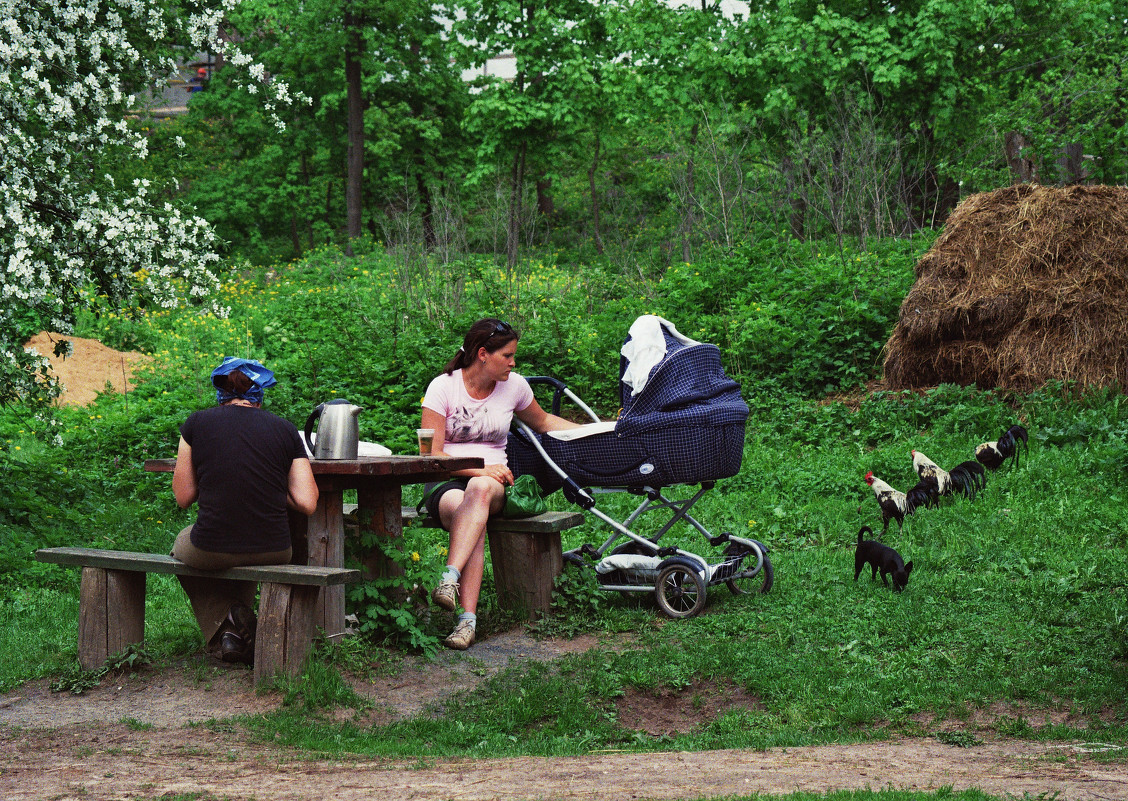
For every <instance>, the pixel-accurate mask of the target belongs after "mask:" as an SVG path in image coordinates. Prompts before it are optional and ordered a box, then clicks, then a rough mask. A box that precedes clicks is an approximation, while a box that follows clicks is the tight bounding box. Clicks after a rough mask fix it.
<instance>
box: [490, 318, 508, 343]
mask: <svg viewBox="0 0 1128 801" xmlns="http://www.w3.org/2000/svg"><path fill="white" fill-rule="evenodd" d="M512 333H513V326H511V325H510V324H509V323H502V322H499V323H497V324H496V325H495V326H494V329H493V331H490V336H488V337H486V340H487V341H489V339H490V337H492V336H493V335H494V334H512Z"/></svg>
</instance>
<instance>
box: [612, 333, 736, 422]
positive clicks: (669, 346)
mask: <svg viewBox="0 0 1128 801" xmlns="http://www.w3.org/2000/svg"><path fill="white" fill-rule="evenodd" d="M658 319H660V318H658ZM672 329H673V326H672V325H671V324H669V323H667V322H666V321H665V320H661V333H662V336H663V337H664V340H665V345H666V353H665V355H664V356H663V357H662V358H661V360H660V361H658V363H657V364H656V365H655V366H654V367H653V368H651V370H650V375H649V378H648V379H647V380H646V383H645V385H644V386H643V387H642V388H641V389H640V390H639V391H638V392H637V394H635V391H634V388H633V387H632V386H631V385H630V384H628V383H627V382H625V381H624V380H623V376H624V375H625V374H626V373H627V372H628V370H629V369H630V364H629V360H628V358H627V357H626V356H623V357H622V358H620V360H619V399H620V402H621V403H622V412H620V414H619V420H618V422H617V423H616V425H615V433H616V434H617V435H618V436H630V435H632V434H637V433H640V432H643V431H652V430H654V429H658V428H662V427H666V426H728V425H733V424H739V425H741V426H743V425H744V422H745V420H747V419H748V405H747V404H746V403H745V402H744V399H743V398H742V397H741V395H740V385H739V384H737V383H736V382H735V381H733V380H732V379H731V378H729V377H728V376H727V375H725V370H724V367H723V366H722V364H721V352H720V350H719V349H718V348H717V346H716V345H708V344H703V343H700V342H694V341H693V340H689V339H686V338H685V337H683V336H681V335H680V334H678V333H677V331H676V330H672ZM632 330H635V327H634V326H632ZM629 343H630V339H629V338H628V344H629ZM624 351H628V348H627V347H626V346H624ZM628 352H629V351H628Z"/></svg>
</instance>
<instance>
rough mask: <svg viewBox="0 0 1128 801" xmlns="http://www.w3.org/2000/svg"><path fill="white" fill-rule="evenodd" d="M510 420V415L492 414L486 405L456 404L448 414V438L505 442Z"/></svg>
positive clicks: (463, 440) (460, 440)
mask: <svg viewBox="0 0 1128 801" xmlns="http://www.w3.org/2000/svg"><path fill="white" fill-rule="evenodd" d="M509 422H510V421H509V415H507V414H491V413H490V410H489V408H488V407H486V406H479V407H477V408H472V407H469V406H456V407H455V408H454V409H452V410H451V413H450V414H449V415H447V431H446V433H447V440H449V441H450V442H502V443H503V442H505V440H506V437H507V436H508V435H509Z"/></svg>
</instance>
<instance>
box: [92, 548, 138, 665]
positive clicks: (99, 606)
mask: <svg viewBox="0 0 1128 801" xmlns="http://www.w3.org/2000/svg"><path fill="white" fill-rule="evenodd" d="M144 639H145V574H144V573H141V572H137V571H133V570H107V569H105V568H100V567H84V568H82V584H81V589H80V590H79V601H78V662H79V664H80V665H82V669H83V670H97V669H98V668H100V667H102V665H104V664H105V663H106V660H107V659H109V658H110V657H111V656H113V655H114V654H116V653H120V652H121V651H123V650H125V648H126V647H127V646H129V645H132V644H133V643H139V642H141V641H142V640H144Z"/></svg>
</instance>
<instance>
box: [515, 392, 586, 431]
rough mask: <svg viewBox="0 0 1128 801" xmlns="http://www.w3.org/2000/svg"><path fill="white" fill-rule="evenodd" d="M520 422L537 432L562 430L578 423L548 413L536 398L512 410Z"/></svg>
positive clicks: (578, 425)
mask: <svg viewBox="0 0 1128 801" xmlns="http://www.w3.org/2000/svg"><path fill="white" fill-rule="evenodd" d="M514 414H515V415H517V419H519V420H520V421H521V422H522V423H524V424H525V425H527V426H528V427H529V428H531V429H533V431H536V432H537V433H538V434H543V433H545V432H546V431H562V430H564V429H565V428H579V427H580V424H579V423H573V422H572V421H571V420H565V419H564V418H563V417H557V416H556V415H555V414H549V413H548V412H546V411H545V410H544V409H542V408H541V405H540V404H539V403H537V401H536V399H535V398H534V399H533V402H532V403H530V404H529V405H528V406H526V407H525V408H524V409H522V410H521V411H519V412H514Z"/></svg>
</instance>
